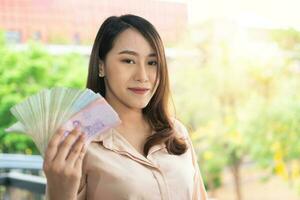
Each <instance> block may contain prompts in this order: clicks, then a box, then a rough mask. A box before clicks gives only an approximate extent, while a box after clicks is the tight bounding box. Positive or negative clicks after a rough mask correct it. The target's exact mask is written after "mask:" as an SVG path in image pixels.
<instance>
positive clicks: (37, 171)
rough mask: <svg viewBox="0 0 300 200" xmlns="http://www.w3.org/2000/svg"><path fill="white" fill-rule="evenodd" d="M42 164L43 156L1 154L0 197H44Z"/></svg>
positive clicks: (38, 199)
mask: <svg viewBox="0 0 300 200" xmlns="http://www.w3.org/2000/svg"><path fill="white" fill-rule="evenodd" d="M42 164H43V159H42V157H41V156H36V155H20V154H0V199H3V200H10V199H13V200H14V199H28V200H31V199H32V200H41V199H43V198H44V194H45V187H46V178H45V177H44V176H42Z"/></svg>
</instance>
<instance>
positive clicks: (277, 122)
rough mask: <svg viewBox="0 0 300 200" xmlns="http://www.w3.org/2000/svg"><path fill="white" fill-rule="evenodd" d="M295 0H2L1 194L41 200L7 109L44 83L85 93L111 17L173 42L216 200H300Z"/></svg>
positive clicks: (175, 65)
mask: <svg viewBox="0 0 300 200" xmlns="http://www.w3.org/2000/svg"><path fill="white" fill-rule="evenodd" d="M299 7H300V2H299V1H297V0H285V1H283V0H278V1H271V0H264V1H259V0H227V1H220V0H219V1H217V0H210V1H204V0H128V1H126V2H125V1H122V0H90V1H80V0H64V1H59V0H0V199H43V198H44V196H43V194H44V189H45V183H46V181H45V178H44V175H43V173H42V171H41V167H42V159H41V157H40V156H39V152H38V151H37V148H36V147H35V145H34V143H33V142H32V140H31V139H30V138H29V137H27V136H26V135H21V134H17V133H15V134H14V133H10V134H7V133H5V132H4V129H5V128H7V127H8V126H10V125H11V124H12V123H14V122H15V121H16V119H14V118H13V116H12V115H11V113H10V111H9V109H10V108H11V107H12V106H13V105H15V104H16V103H18V102H20V101H22V100H24V99H25V98H26V97H27V96H29V95H31V94H34V93H36V92H38V91H40V90H41V89H43V88H50V87H53V86H66V87H75V88H85V82H86V77H87V67H88V59H89V55H90V52H91V48H92V44H93V41H94V38H95V36H96V33H97V31H98V29H99V27H100V25H101V23H102V22H103V21H104V19H105V18H107V17H108V16H111V15H121V14H127V13H131V14H136V15H140V16H142V17H144V18H146V19H148V20H149V21H150V22H152V23H153V24H154V25H155V26H156V27H157V29H158V31H159V33H160V34H161V36H162V39H163V41H164V44H165V47H166V54H167V59H168V65H169V73H170V78H171V84H172V85H171V86H172V91H173V101H174V104H175V107H176V116H177V117H178V118H179V119H181V120H182V121H183V123H184V124H185V125H186V126H187V127H188V129H189V131H190V136H191V138H192V140H193V143H194V147H195V150H196V152H197V155H198V161H199V166H200V169H201V172H202V176H203V178H204V181H205V186H206V188H207V190H208V193H209V197H210V199H211V200H213V199H214V200H274V199H276V200H277V199H278V200H281V199H284V200H285V199H287V200H296V199H300V139H299V136H300V94H299V87H300V79H299V78H300V77H299V76H300V12H299Z"/></svg>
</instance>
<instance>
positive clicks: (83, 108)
mask: <svg viewBox="0 0 300 200" xmlns="http://www.w3.org/2000/svg"><path fill="white" fill-rule="evenodd" d="M10 111H11V113H12V114H13V115H14V116H15V117H16V118H17V120H18V122H16V123H15V124H13V125H12V126H10V127H9V128H7V129H6V131H7V132H21V133H25V134H28V135H30V136H31V138H32V139H33V141H34V143H35V144H36V146H37V147H38V149H39V151H40V152H41V154H42V156H44V152H45V150H46V148H47V145H48V142H49V140H50V139H51V137H52V135H53V134H54V133H55V132H56V131H57V130H58V129H59V128H62V129H63V130H64V131H65V136H67V135H68V133H69V132H70V131H71V130H72V129H73V128H74V127H76V126H78V125H80V127H81V131H82V132H84V133H85V134H86V135H87V137H86V142H90V141H91V140H92V139H93V138H94V137H95V136H96V135H98V134H101V133H103V132H104V131H105V130H107V129H109V128H112V127H114V126H116V125H118V124H120V123H121V120H120V118H119V116H118V114H117V113H116V112H115V111H114V110H113V108H112V107H111V106H110V105H109V104H108V103H107V102H106V100H105V99H104V98H103V97H102V96H101V95H100V94H98V93H94V92H93V91H92V90H90V89H83V90H80V89H73V88H61V87H59V88H52V89H44V90H42V91H40V92H39V93H37V94H35V95H32V96H30V97H28V98H27V99H25V100H24V101H23V102H21V103H19V104H17V105H15V106H13V107H12V108H11V109H10Z"/></svg>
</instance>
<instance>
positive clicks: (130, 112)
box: [106, 95, 148, 129]
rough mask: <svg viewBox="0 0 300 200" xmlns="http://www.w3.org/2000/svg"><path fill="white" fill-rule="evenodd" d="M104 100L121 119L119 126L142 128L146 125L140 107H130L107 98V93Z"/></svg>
mask: <svg viewBox="0 0 300 200" xmlns="http://www.w3.org/2000/svg"><path fill="white" fill-rule="evenodd" d="M106 101H107V102H108V103H109V104H110V105H111V106H112V107H113V108H114V110H115V111H116V112H117V113H118V115H119V117H120V119H121V121H122V123H121V124H120V125H119V128H126V129H132V128H133V129H137V128H138V129H139V128H141V129H143V128H147V127H148V126H147V125H148V123H147V122H146V120H145V118H144V116H143V113H142V109H134V108H130V107H128V106H126V105H123V104H121V103H120V102H118V101H114V100H112V99H111V98H109V95H108V96H107V98H106Z"/></svg>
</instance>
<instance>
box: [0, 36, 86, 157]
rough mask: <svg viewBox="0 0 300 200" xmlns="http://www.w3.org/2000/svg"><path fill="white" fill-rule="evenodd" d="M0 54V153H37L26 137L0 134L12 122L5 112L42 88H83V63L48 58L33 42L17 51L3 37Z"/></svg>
mask: <svg viewBox="0 0 300 200" xmlns="http://www.w3.org/2000/svg"><path fill="white" fill-rule="evenodd" d="M0 54H1V57H0V74H1V76H0V85H1V87H0V119H1V124H0V152H5V153H25V154H38V151H37V149H36V147H35V145H34V144H33V142H32V141H31V139H30V138H29V137H27V136H25V135H21V134H14V133H10V134H8V133H6V132H5V131H4V129H5V128H7V127H8V126H9V125H11V124H12V123H14V122H15V121H16V120H15V119H14V118H13V116H12V115H11V113H10V111H9V109H10V108H11V107H12V106H13V105H15V104H17V103H19V102H20V101H22V100H24V99H25V98H26V97H28V96H29V95H32V94H34V93H36V92H38V91H40V90H41V89H43V88H51V87H54V86H65V87H74V88H84V87H85V80H86V74H87V68H86V67H87V60H86V58H84V57H83V56H81V55H78V54H68V55H51V54H49V53H48V52H47V51H46V50H45V48H44V47H43V46H42V45H41V44H37V43H30V44H28V49H27V50H26V51H17V50H14V49H13V47H12V46H8V45H7V44H5V42H4V40H3V34H2V36H1V37H0Z"/></svg>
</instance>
